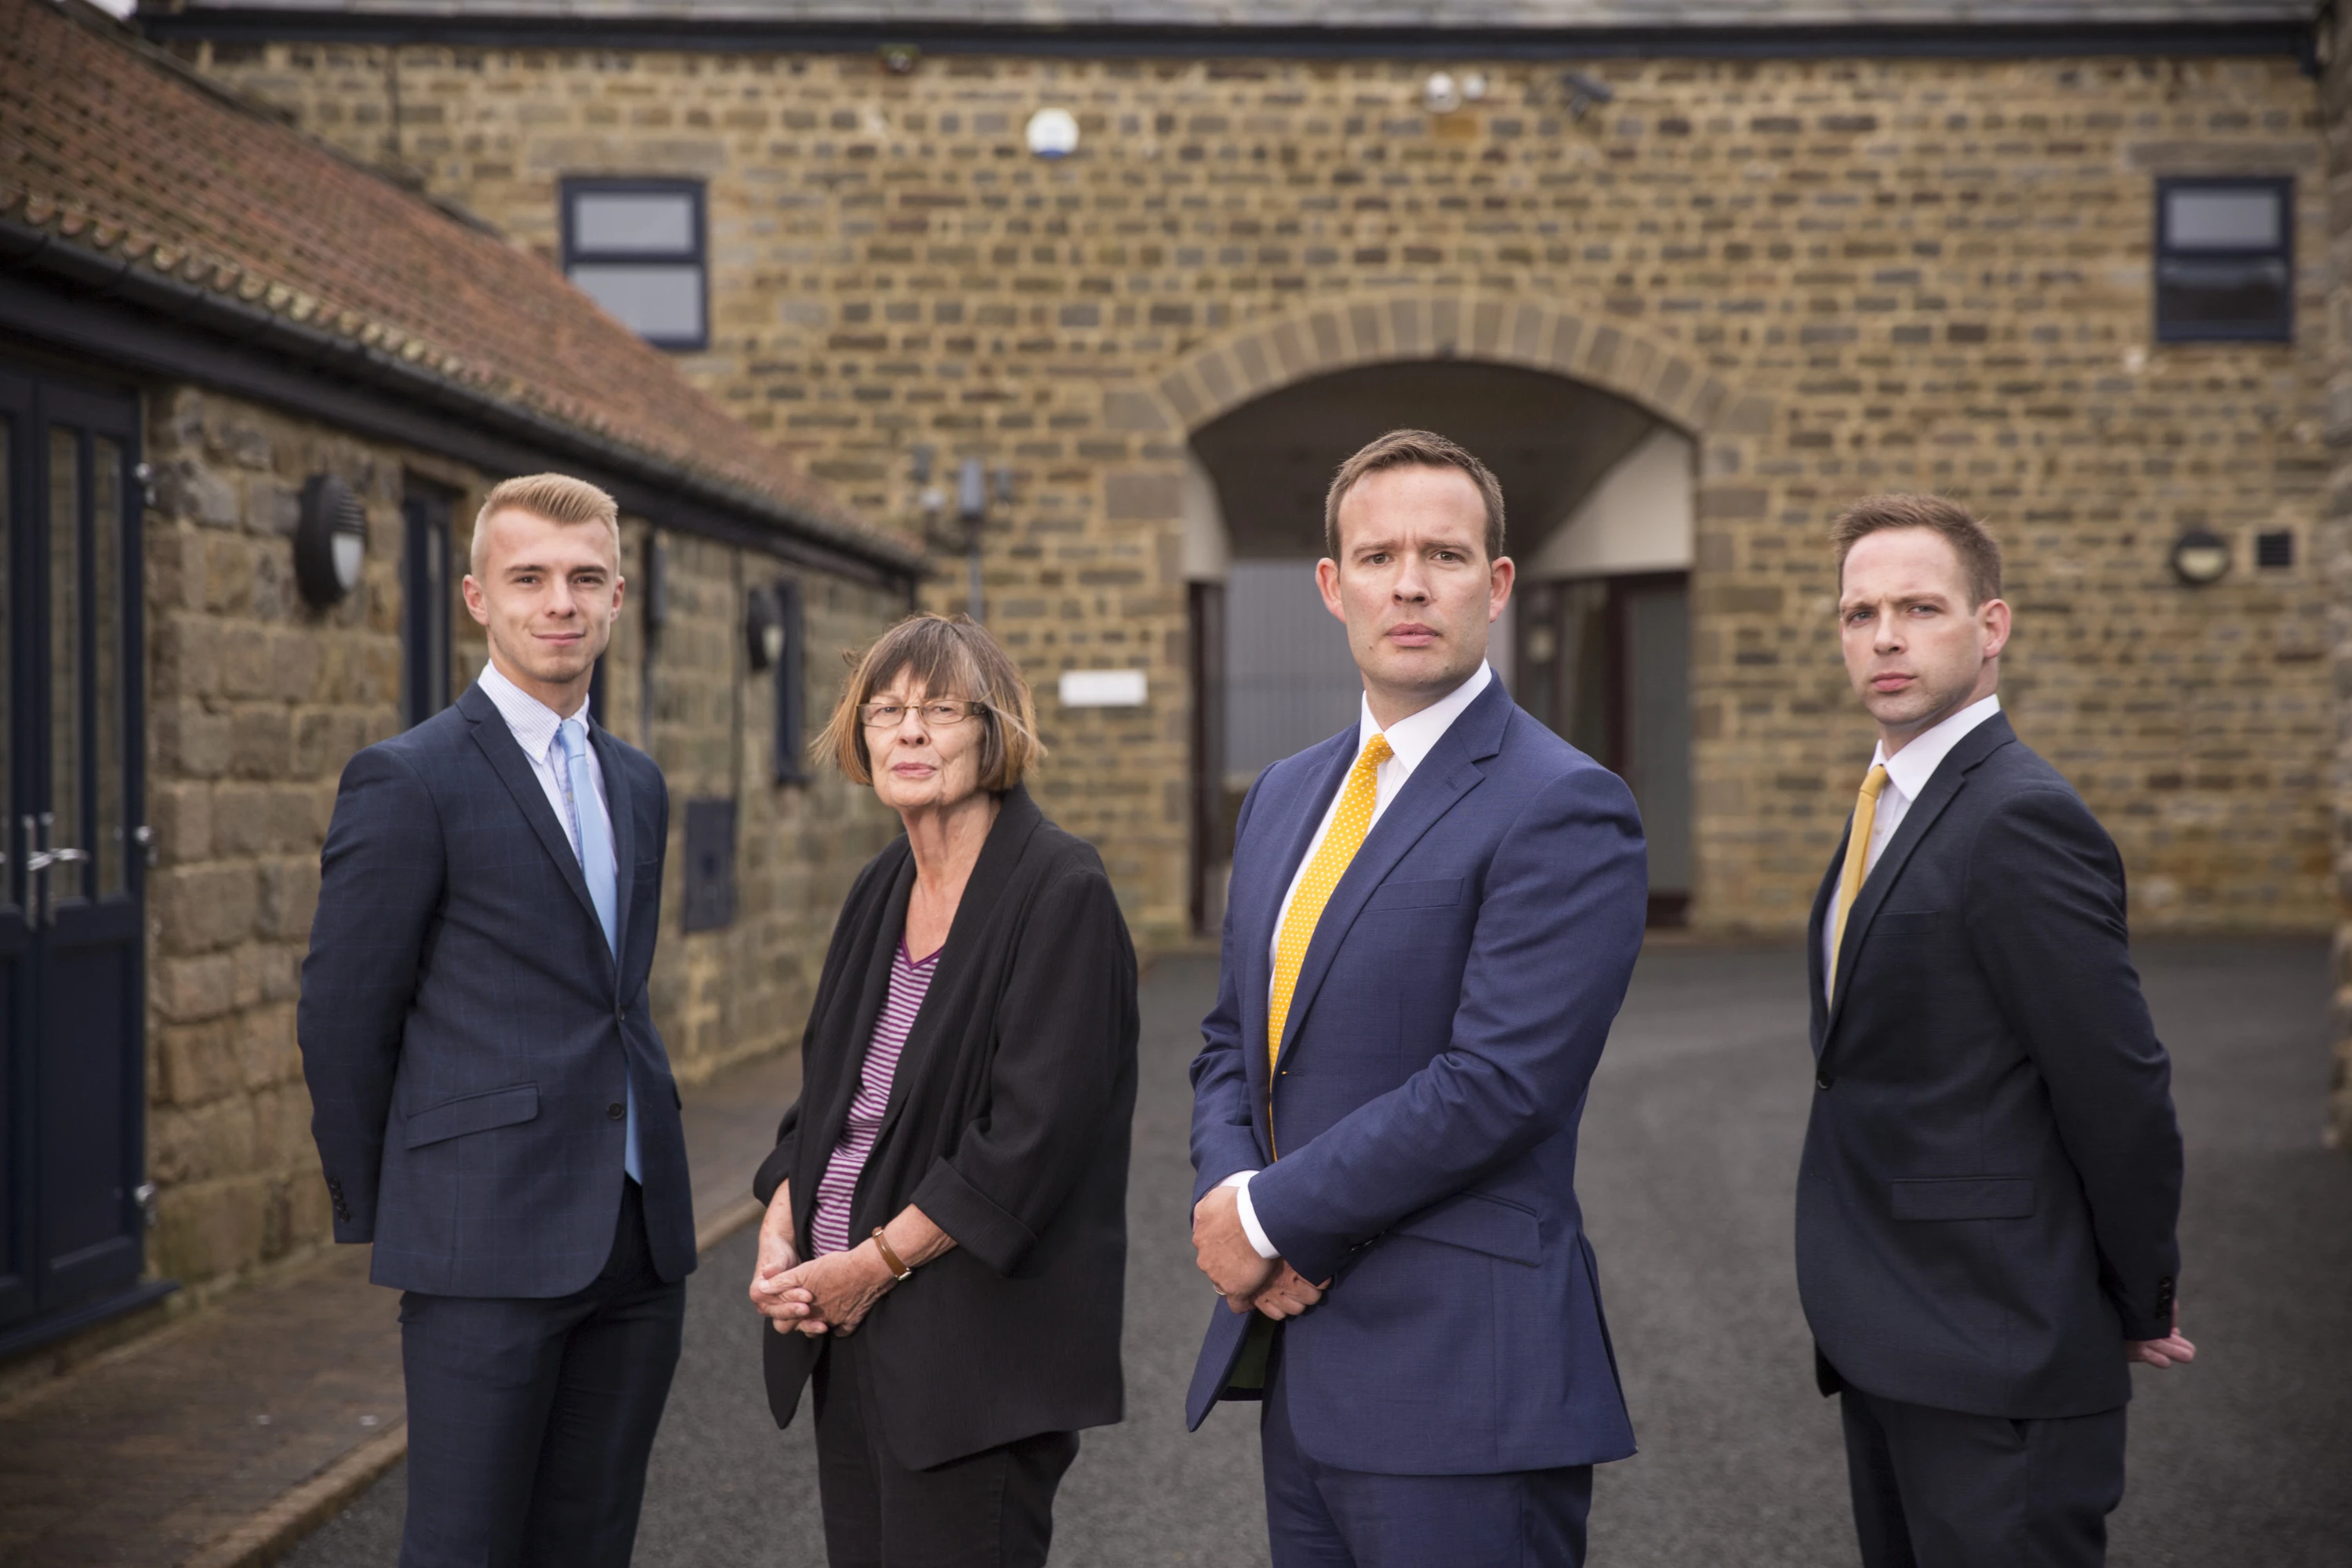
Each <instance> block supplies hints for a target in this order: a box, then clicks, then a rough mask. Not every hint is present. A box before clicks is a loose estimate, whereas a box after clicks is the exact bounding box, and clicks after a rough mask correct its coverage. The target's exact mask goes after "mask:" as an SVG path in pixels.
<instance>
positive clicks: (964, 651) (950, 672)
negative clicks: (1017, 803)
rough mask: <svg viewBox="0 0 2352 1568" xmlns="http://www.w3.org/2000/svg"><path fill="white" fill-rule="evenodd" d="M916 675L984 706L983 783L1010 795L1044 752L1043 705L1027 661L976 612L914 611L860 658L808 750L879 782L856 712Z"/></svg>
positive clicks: (937, 693) (938, 690)
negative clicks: (1024, 668)
mask: <svg viewBox="0 0 2352 1568" xmlns="http://www.w3.org/2000/svg"><path fill="white" fill-rule="evenodd" d="M901 675H906V676H911V677H912V678H913V679H915V680H917V681H919V682H920V683H921V685H922V688H923V691H924V694H925V695H926V696H929V697H961V698H963V699H964V700H966V701H970V702H977V703H979V704H981V706H982V712H981V713H979V714H977V715H976V716H975V718H976V719H977V721H978V722H979V723H981V724H982V725H983V726H985V728H986V731H987V733H986V734H985V735H983V736H982V740H981V748H980V787H981V788H982V789H984V790H986V791H988V792H989V793H990V794H991V795H1003V793H1004V792H1005V791H1007V790H1009V789H1011V788H1013V786H1014V785H1015V784H1019V783H1020V782H1021V778H1022V775H1023V774H1024V773H1027V772H1028V771H1029V768H1030V766H1031V764H1033V763H1035V762H1036V761H1037V759H1038V758H1040V757H1042V756H1044V755H1045V745H1044V743H1043V742H1040V741H1039V740H1038V739H1037V710H1036V705H1035V703H1034V700H1032V699H1031V697H1030V695H1029V682H1028V681H1026V680H1025V679H1022V675H1021V667H1020V666H1019V665H1016V664H1014V663H1013V656H1012V655H1010V654H1008V653H1006V652H1005V651H1004V647H1003V645H1002V644H1001V643H999V642H998V641H997V640H996V639H995V638H994V637H991V636H990V635H989V634H988V628H987V627H986V626H982V625H980V624H979V623H978V622H977V621H974V620H973V619H972V618H971V616H935V615H930V614H928V613H927V614H922V615H913V616H908V617H907V618H906V619H905V620H903V621H900V622H899V623H898V625H897V626H892V627H891V628H890V629H889V630H888V631H887V632H884V633H883V634H882V635H881V637H877V639H875V642H874V646H873V647H869V648H867V649H866V652H865V653H864V654H862V655H860V656H858V658H856V663H855V664H854V665H853V667H852V668H851V669H850V672H849V679H847V680H846V681H845V682H843V684H842V688H841V700H840V701H838V702H836V703H835V704H834V708H833V717H832V719H830V720H829V721H826V723H825V726H824V733H823V734H821V735H819V736H818V737H817V738H816V740H815V741H814V742H813V743H812V744H811V745H810V747H809V750H810V751H811V752H813V753H814V754H815V755H816V756H818V757H820V758H824V757H830V758H831V759H832V761H833V764H834V766H835V767H837V768H839V769H840V770H841V771H842V772H843V773H846V774H848V775H849V777H850V778H851V779H853V780H855V781H856V782H857V783H858V784H872V783H873V782H874V762H873V758H872V757H870V756H869V755H868V754H867V753H866V725H865V723H864V721H861V720H860V719H859V718H858V717H857V710H858V709H860V708H861V707H863V706H865V705H866V703H867V702H870V701H872V700H873V698H874V694H875V693H876V692H877V691H879V690H881V689H883V688H884V687H886V686H888V685H890V684H891V683H892V682H894V681H896V680H897V679H898V677H899V676H901Z"/></svg>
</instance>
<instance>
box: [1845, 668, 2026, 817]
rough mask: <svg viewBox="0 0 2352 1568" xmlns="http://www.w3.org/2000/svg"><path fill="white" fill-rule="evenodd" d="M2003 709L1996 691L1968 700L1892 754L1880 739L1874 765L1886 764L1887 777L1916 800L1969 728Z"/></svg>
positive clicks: (1904, 793)
mask: <svg viewBox="0 0 2352 1568" xmlns="http://www.w3.org/2000/svg"><path fill="white" fill-rule="evenodd" d="M1998 712H2000V693H1998V692H1996V693H1994V694H1993V695H1992V696H1990V697H1987V698H1984V699H1982V700H1979V701H1975V702H1971V703H1969V705H1968V706H1967V707H1966V708H1963V709H1961V710H1959V711H1958V712H1957V713H1955V714H1953V715H1952V716H1951V717H1950V718H1948V719H1947V720H1945V721H1943V722H1942V723H1940V724H1938V725H1937V726H1936V727H1935V728H1934V729H1932V730H1929V731H1927V732H1926V733H1925V734H1923V735H1920V736H1918V737H1917V738H1916V739H1915V740H1913V741H1912V742H1911V743H1910V744H1909V745H1907V746H1906V747H1904V748H1903V749H1902V750H1901V751H1899V752H1895V754H1894V755H1893V756H1891V757H1890V756H1888V755H1887V754H1886V742H1884V741H1881V742H1878V750H1877V751H1875V752H1872V753H1871V757H1870V763H1871V766H1873V767H1882V766H1883V767H1885V769H1886V777H1887V779H1888V780H1889V781H1890V782H1891V783H1892V784H1894V785H1895V788H1896V789H1899V790H1901V791H1902V792H1903V798H1904V799H1906V800H1916V799H1918V798H1919V792H1920V791H1921V790H1924V789H1926V788H1927V781H1928V780H1929V779H1931V778H1934V777H1935V776H1936V769H1937V766H1938V765H1939V764H1940V763H1942V762H1943V760H1944V759H1945V758H1946V757H1948V756H1949V755H1951V752H1952V748H1953V747H1954V746H1957V745H1958V744H1959V743H1960V742H1962V741H1963V740H1965V739H1967V738H1968V733H1969V731H1971V730H1973V729H1975V728H1976V727H1977V726H1978V725H1979V724H1981V723H1983V722H1984V721H1986V720H1988V719H1990V718H1991V717H1992V716H1993V715H1994V714H1996V713H1998Z"/></svg>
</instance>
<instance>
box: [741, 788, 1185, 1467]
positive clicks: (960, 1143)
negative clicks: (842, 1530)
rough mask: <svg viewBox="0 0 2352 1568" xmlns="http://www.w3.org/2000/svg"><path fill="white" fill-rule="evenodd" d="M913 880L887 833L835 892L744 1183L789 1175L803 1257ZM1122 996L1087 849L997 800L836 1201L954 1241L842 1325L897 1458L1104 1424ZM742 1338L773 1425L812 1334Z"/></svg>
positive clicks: (1122, 1072)
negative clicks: (781, 1086) (758, 1346)
mask: <svg viewBox="0 0 2352 1568" xmlns="http://www.w3.org/2000/svg"><path fill="white" fill-rule="evenodd" d="M914 882H915V861H914V856H913V854H912V852H911V851H910V850H909V849H908V846H907V841H906V839H905V838H904V837H900V838H898V839H897V840H895V841H894V842H893V843H891V845H890V846H889V847H887V848H886V849H884V850H883V851H882V853H881V854H879V855H877V856H876V857H875V858H873V860H872V861H871V862H869V863H868V864H867V866H866V869H865V870H864V871H863V872H861V873H860V874H859V876H858V879H857V882H856V886H855V887H853V888H852V889H850V893H849V901H848V903H847V904H846V905H845V907H844V908H843V910H842V912H841V921H840V923H839V924H837V925H836V926H835V928H834V932H833V944H832V947H831V949H830V950H829V951H828V952H826V954H825V960H824V974H823V975H822V976H821V977H820V978H819V980H818V982H817V993H816V1001H815V1004H814V1006H812V1007H811V1009H810V1011H809V1023H808V1031H807V1033H806V1034H805V1035H804V1036H803V1038H802V1044H801V1097H800V1100H798V1101H797V1102H796V1103H794V1104H793V1107H792V1109H791V1110H787V1111H785V1112H784V1120H783V1124H782V1126H781V1127H780V1128H778V1129H777V1132H776V1149H775V1152H773V1153H772V1154H771V1155H769V1156H768V1158H767V1160H766V1162H765V1163H762V1164H761V1167H760V1173H759V1177H758V1179H757V1181H756V1182H755V1183H754V1184H753V1187H752V1190H753V1191H754V1192H756V1193H757V1194H759V1196H760V1199H761V1202H762V1203H765V1202H767V1201H769V1200H770V1199H772V1197H773V1196H774V1195H775V1191H776V1188H777V1186H778V1185H779V1184H781V1183H782V1182H783V1181H784V1180H785V1179H786V1178H787V1177H789V1178H790V1179H791V1181H792V1184H793V1233H794V1234H795V1235H796V1236H798V1237H802V1238H803V1243H805V1239H806V1237H807V1236H808V1234H809V1216H810V1214H811V1213H812V1211H813V1210H814V1208H815V1206H816V1189H817V1183H818V1180H819V1179H820V1178H821V1177H822V1176H823V1174H824V1167H825V1162H826V1161H827V1160H828V1159H829V1158H830V1157H831V1155H832V1153H833V1148H834V1145H835V1143H836V1142H839V1141H840V1138H841V1130H842V1126H843V1124H844V1122H845V1121H846V1120H847V1118H848V1115H849V1102H850V1100H851V1099H852V1098H853V1097H854V1096H855V1095H856V1090H857V1080H858V1074H859V1072H860V1070H861V1069H862V1068H863V1066H864V1064H865V1060H866V1046H867V1044H868V1043H869V1042H870V1041H871V1039H872V1038H873V1034H874V1021H875V1019H876V1018H877V1016H879V1015H880V1013H881V1010H882V1001H883V997H884V995H885V994H886V992H887V989H888V984H889V977H890V959H891V955H892V954H893V953H894V952H896V951H897V949H898V941H899V937H900V935H901V933H902V931H904V928H905V926H906V922H907V900H908V894H909V893H910V892H911V891H912V889H913V888H914ZM1135 984H1136V976H1135V948H1134V946H1133V944H1132V943H1131V942H1129V940H1128V934H1127V922H1126V921H1125V920H1123V919H1122V918H1121V917H1120V915H1119V910H1118V900H1117V899H1116V898H1115V897H1114V896H1113V895H1112V892H1111V886H1110V879H1109V877H1108V875H1107V874H1106V873H1105V872H1104V870H1103V864H1102V858H1101V857H1100V856H1098V855H1097V854H1096V853H1095V850H1094V847H1093V846H1092V845H1089V844H1087V842H1086V841H1085V840H1084V839H1081V838H1074V837H1071V836H1070V835H1069V834H1066V833H1065V832H1063V831H1062V830H1061V829H1060V828H1058V827H1055V826H1054V825H1053V824H1052V823H1050V822H1048V821H1046V820H1045V817H1044V816H1042V815H1041V814H1040V813H1039V812H1038V810H1037V807H1036V805H1035V804H1034V802H1032V801H1031V800H1030V798H1029V794H1028V791H1026V790H1025V789H1020V788H1015V789H1014V790H1013V791H1012V793H1011V794H1009V795H1006V796H1005V797H1004V805H1003V809H1002V810H1001V811H1000V812H999V813H998V814H997V818H996V823H995V825H994V826H992V828H991V829H990V830H989V835H988V842H987V843H986V844H985V845H983V846H982V848H981V853H980V861H979V864H978V865H976V866H975V867H974V868H972V873H971V881H970V882H968V883H967V884H966V885H965V887H964V891H963V901H962V903H961V905H960V906H958V908H957V910H956V916H955V923H954V924H953V926H952V927H951V928H950V930H949V932H948V940H947V946H946V948H945V950H944V951H942V952H941V953H940V962H939V967H938V968H937V969H936V970H935V971H934V972H933V973H932V975H931V984H930V989H929V992H928V993H927V994H925V996H924V998H923V1005H922V1008H921V1010H920V1011H919V1012H918V1013H917V1014H916V1015H915V1022H914V1026H913V1027H912V1028H911V1029H910V1030H909V1031H908V1037H907V1046H906V1049H905V1050H904V1051H903V1052H902V1053H901V1054H900V1056H899V1058H898V1074H897V1077H896V1079H894V1081H893V1082H892V1084H891V1089H890V1104H889V1109H888V1110H887V1112H885V1116H884V1121H883V1124H882V1131H881V1135H880V1136H879V1137H878V1138H877V1140H876V1142H875V1145H874V1152H873V1154H872V1156H871V1157H870V1158H869V1159H868V1160H867V1161H866V1170H865V1173H864V1174H863V1175H862V1176H861V1177H860V1178H859V1180H858V1184H857V1194H856V1201H855V1202H854V1203H853V1205H851V1212H850V1226H849V1233H850V1235H851V1236H852V1237H863V1236H865V1235H866V1233H867V1232H869V1231H871V1230H872V1229H873V1228H874V1227H875V1226H877V1225H882V1224H885V1223H887V1221H888V1220H889V1218H890V1217H891V1216H892V1215H895V1214H897V1213H898V1211H899V1210H900V1209H902V1208H904V1207H906V1206H907V1205H908V1204H909V1203H912V1204H915V1205H918V1206H919V1207H920V1208H921V1209H922V1211H923V1212H924V1213H925V1214H926V1215H929V1216H930V1217H931V1219H932V1220H933V1221H935V1222H936V1223H937V1224H938V1225H939V1226H940V1229H942V1230H944V1231H946V1232H947V1233H948V1234H949V1235H950V1236H951V1237H955V1240H956V1246H955V1247H953V1248H952V1249H950V1251H948V1252H946V1253H943V1254H942V1255H940V1257H938V1258H934V1259H932V1260H931V1261H930V1262H929V1263H927V1264H925V1265H924V1266H923V1267H922V1268H919V1269H917V1270H916V1271H915V1274H914V1277H913V1278H912V1279H908V1280H907V1281H906V1282H905V1283H904V1284H901V1285H899V1286H898V1287H897V1288H895V1289H892V1290H891V1291H890V1293H889V1294H888V1295H887V1296H885V1297H884V1298H883V1299H882V1300H880V1301H879V1302H878V1303H877V1304H876V1306H875V1308H874V1310H873V1311H872V1312H871V1313H870V1314H868V1315H867V1317H866V1321H865V1322H864V1323H863V1324H861V1325H860V1326H859V1328H858V1331H857V1332H858V1335H859V1337H860V1339H861V1340H863V1341H864V1342H865V1343H866V1345H867V1346H868V1348H869V1350H870V1352H871V1353H870V1356H869V1357H868V1364H869V1366H870V1367H871V1369H872V1377H873V1381H872V1384H871V1388H872V1393H873V1395H874V1400H875V1405H876V1408H873V1409H870V1410H868V1411H867V1412H866V1419H868V1420H869V1421H872V1422H875V1423H876V1424H877V1426H878V1428H879V1430H880V1432H881V1435H882V1436H883V1439H884V1441H886V1442H887V1444H888V1445H889V1447H890V1452H891V1453H892V1455H893V1456H895V1457H896V1458H897V1459H898V1463H900V1464H901V1465H905V1466H908V1467H909V1468H917V1469H920V1468H927V1467H929V1466H932V1465H939V1464H944V1463H946V1462H947V1461H948V1460H950V1459H956V1458H963V1457H964V1456H966V1455H970V1454H975V1453H978V1452H980V1451H981V1450H982V1449H984V1448H992V1447H997V1446H998V1445H1000V1444H1003V1443H1010V1442H1013V1441H1014V1440H1015V1439H1018V1438H1022V1437H1027V1436H1034V1435H1036V1434H1038V1433H1041V1432H1073V1431H1076V1430H1078V1429H1080V1428H1082V1427H1087V1426H1108V1425H1109V1424H1110V1423H1112V1422H1114V1421H1117V1420H1118V1418H1119V1412H1120V1403H1121V1399H1122V1392H1123V1391H1122V1385H1121V1380H1120V1373H1119V1357H1118V1342H1119V1321H1120V1315H1121V1309H1122V1305H1123V1297H1124V1291H1125V1285H1126V1275H1127V1158H1128V1136H1129V1122H1130V1121H1132V1119H1133V1117H1134V1112H1135V1078H1136V1063H1135V1046H1136V1037H1137V1034H1138V1033H1139V1026H1140V1025H1139V1017H1138V1015H1137V1011H1136V999H1135ZM761 1335H762V1337H763V1339H764V1340H765V1342H766V1345H767V1350H766V1372H767V1383H768V1405H769V1408H770V1409H771V1410H772V1412H773V1413H774V1415H775V1417H776V1424H777V1425H778V1426H785V1425H788V1424H789V1423H790V1422H791V1420H792V1418H793V1409H794V1407H795V1406H796V1405H798V1404H799V1402H800V1392H801V1385H802V1384H803V1382H805V1381H806V1380H807V1377H808V1374H809V1372H810V1370H811V1369H812V1368H813V1367H814V1365H815V1363H816V1357H817V1355H818V1354H819V1352H820V1351H821V1349H822V1342H818V1341H812V1340H810V1339H808V1338H806V1337H804V1336H803V1335H801V1334H798V1333H793V1334H780V1333H777V1332H776V1331H774V1330H772V1328H770V1327H768V1325H767V1323H766V1321H764V1320H762V1321H761Z"/></svg>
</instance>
